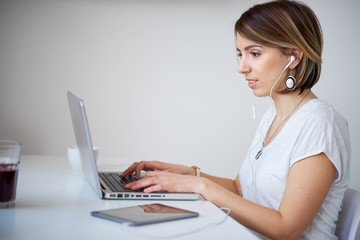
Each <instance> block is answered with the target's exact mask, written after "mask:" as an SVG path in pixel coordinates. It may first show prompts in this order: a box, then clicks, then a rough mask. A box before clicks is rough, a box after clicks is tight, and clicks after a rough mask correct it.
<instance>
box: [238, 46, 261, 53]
mask: <svg viewBox="0 0 360 240" xmlns="http://www.w3.org/2000/svg"><path fill="white" fill-rule="evenodd" d="M254 47H260V48H261V47H262V46H261V45H257V44H253V45H249V46H246V47H245V48H244V50H245V51H248V50H249V49H251V48H254ZM236 50H237V51H238V52H241V51H240V49H238V48H236Z"/></svg>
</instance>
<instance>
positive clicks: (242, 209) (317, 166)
mask: <svg viewBox="0 0 360 240" xmlns="http://www.w3.org/2000/svg"><path fill="white" fill-rule="evenodd" d="M334 173H335V167H334V165H333V164H332V163H331V162H330V160H329V159H328V158H327V157H326V155H325V154H324V153H322V154H319V155H316V156H312V157H309V158H306V159H303V160H301V161H299V162H297V163H295V164H294V165H293V166H292V167H291V169H290V173H289V178H288V182H287V185H286V189H285V193H284V196H283V198H282V201H281V204H280V207H279V209H278V211H275V210H272V209H270V208H267V207H263V206H260V205H258V204H255V203H253V202H250V201H247V200H245V199H243V198H240V197H239V196H237V195H236V194H234V193H232V192H229V191H227V190H226V189H224V188H222V187H220V186H219V185H215V184H214V183H212V182H206V183H205V186H203V187H202V189H203V191H204V192H202V193H201V194H202V195H203V196H204V197H205V198H206V199H207V200H209V201H211V202H213V203H214V204H216V205H217V206H219V207H220V206H221V207H228V208H230V209H231V216H232V217H233V218H235V219H236V220H237V221H238V222H240V223H241V224H243V225H245V226H246V227H248V228H250V229H253V230H255V231H257V232H259V233H261V234H263V235H265V236H268V237H270V238H271V239H296V238H297V237H299V236H300V235H301V234H302V233H303V232H304V231H305V229H306V228H307V226H308V225H309V224H310V223H311V222H312V221H313V219H314V217H315V216H316V214H317V212H318V211H319V209H320V207H321V205H322V204H323V202H324V200H325V198H326V196H327V193H328V191H329V189H330V187H331V184H332V181H333V177H334ZM219 196H221V197H219Z"/></svg>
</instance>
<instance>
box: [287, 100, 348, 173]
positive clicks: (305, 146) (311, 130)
mask: <svg viewBox="0 0 360 240" xmlns="http://www.w3.org/2000/svg"><path fill="white" fill-rule="evenodd" d="M335 115H336V116H335ZM303 120H304V121H303V122H302V123H301V126H300V128H299V131H300V132H299V133H298V138H297V139H296V143H295V146H294V149H293V152H292V154H291V158H290V166H292V165H293V164H294V163H296V162H298V161H300V160H302V159H304V158H307V157H310V156H314V155H317V154H320V153H325V154H326V156H327V157H328V159H329V160H330V161H331V162H332V163H333V164H334V166H335V168H336V173H335V175H334V180H339V179H340V178H341V177H342V172H343V170H344V169H343V168H344V167H343V165H344V161H346V160H347V158H348V151H347V141H346V139H347V138H348V130H347V124H346V121H345V120H344V119H342V118H341V117H340V116H337V113H336V112H334V110H333V109H332V107H331V106H327V107H323V108H321V109H317V111H316V112H315V111H314V112H313V113H312V114H310V117H307V118H306V119H303ZM344 124H345V126H344Z"/></svg>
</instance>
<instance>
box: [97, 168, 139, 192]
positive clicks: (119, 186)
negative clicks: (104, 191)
mask: <svg viewBox="0 0 360 240" xmlns="http://www.w3.org/2000/svg"><path fill="white" fill-rule="evenodd" d="M99 177H100V178H101V179H102V180H103V181H104V182H105V183H106V184H107V185H108V186H109V188H110V189H111V191H113V192H142V190H141V189H139V190H135V191H134V190H131V189H127V188H125V185H126V184H128V183H130V182H134V181H136V180H138V179H136V177H135V175H131V176H128V177H124V178H122V177H120V175H119V173H112V172H100V173H99Z"/></svg>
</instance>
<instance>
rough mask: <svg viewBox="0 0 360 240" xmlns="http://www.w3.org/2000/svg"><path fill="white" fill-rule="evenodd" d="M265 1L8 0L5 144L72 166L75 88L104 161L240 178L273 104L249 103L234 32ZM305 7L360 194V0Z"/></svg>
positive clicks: (321, 88) (3, 24)
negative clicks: (314, 20)
mask: <svg viewBox="0 0 360 240" xmlns="http://www.w3.org/2000/svg"><path fill="white" fill-rule="evenodd" d="M259 2H262V1H253V0H247V1H241V0H236V1H235V0H224V1H205V0H204V1H196V0H194V1H192V0H191V1H190V0H188V1H187V0H185V1H171V0H127V1H126V0H96V1H95V0H88V1H85V0H83V1H81V0H71V1H70V0H64V1H60V0H59V1H56V0H43V1H42V0H41V1H40V0H8V1H4V0H1V1H0V81H1V82H0V138H1V139H11V140H18V141H21V142H22V143H23V154H28V155H29V154H34V155H39V154H49V155H63V156H65V155H66V150H67V147H68V146H71V145H74V144H75V138H74V135H73V131H72V125H71V120H70V115H69V110H68V105H67V98H66V93H67V91H68V90H71V91H72V92H73V93H75V94H76V95H78V96H80V97H81V98H83V99H84V100H85V105H86V109H87V114H88V118H89V124H90V128H91V133H92V138H93V143H94V145H96V146H97V147H98V148H99V149H100V150H99V161H104V160H105V159H107V161H108V162H110V163H115V164H117V163H120V164H124V163H125V164H127V163H131V162H133V161H139V160H153V159H157V160H161V161H168V162H174V163H181V164H185V165H189V166H191V165H198V166H200V167H201V168H202V170H203V171H204V172H207V173H210V174H216V175H219V176H230V177H235V176H236V174H237V173H238V171H239V169H240V165H241V163H242V161H243V159H244V156H245V154H246V151H247V149H248V147H249V145H250V143H251V141H252V138H253V136H254V133H255V129H256V126H257V123H258V121H259V119H260V117H261V115H262V113H263V112H264V110H265V109H266V108H267V106H269V104H270V100H269V98H260V99H256V98H255V97H253V95H252V93H251V91H250V89H249V88H248V87H247V84H246V82H245V79H244V78H243V77H242V76H240V75H239V74H238V73H237V62H236V57H235V46H234V34H233V26H234V23H235V22H236V20H237V19H238V18H239V17H240V15H241V13H242V12H244V11H245V10H247V9H248V8H249V7H251V6H252V5H254V4H255V3H259ZM303 2H305V3H306V4H308V5H309V6H310V7H311V8H312V9H313V10H314V12H315V13H316V14H317V16H318V18H319V20H320V23H321V25H322V28H323V34H324V39H325V41H324V51H323V65H322V67H323V70H322V75H321V79H320V81H319V83H318V84H317V85H316V86H315V87H314V88H313V91H314V92H315V94H317V96H318V97H320V98H321V99H324V100H326V101H327V102H329V103H330V104H332V105H333V106H334V107H335V108H336V109H337V110H338V111H339V112H340V113H341V114H342V115H343V116H344V117H345V118H346V119H347V120H348V123H349V126H350V132H351V141H352V164H351V166H352V177H351V186H352V187H354V188H356V189H358V190H360V174H359V171H360V163H359V157H360V148H359V147H360V145H359V143H360V136H359V134H360V130H359V124H358V119H359V116H360V107H359V101H360V97H359V89H360V83H359V82H360V79H359V77H358V76H359V60H358V59H359V56H360V50H359V42H360V27H359V23H360V15H359V12H360V1H357V0H343V1H336V0H332V1H329V0H304V1H303ZM252 104H254V106H255V109H256V113H257V118H256V120H254V119H253V117H252V110H251V108H252V107H251V106H252ZM64 159H65V158H64Z"/></svg>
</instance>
